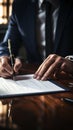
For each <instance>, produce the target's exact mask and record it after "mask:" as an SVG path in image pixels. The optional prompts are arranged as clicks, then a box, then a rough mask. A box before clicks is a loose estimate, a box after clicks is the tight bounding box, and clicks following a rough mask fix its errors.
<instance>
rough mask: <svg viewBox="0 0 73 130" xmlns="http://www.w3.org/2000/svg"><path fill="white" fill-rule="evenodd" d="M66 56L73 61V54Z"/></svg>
mask: <svg viewBox="0 0 73 130" xmlns="http://www.w3.org/2000/svg"><path fill="white" fill-rule="evenodd" d="M65 58H66V59H68V60H70V61H71V62H73V55H69V56H66V57H65Z"/></svg>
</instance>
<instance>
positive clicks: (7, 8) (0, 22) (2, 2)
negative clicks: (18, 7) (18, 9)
mask: <svg viewBox="0 0 73 130" xmlns="http://www.w3.org/2000/svg"><path fill="white" fill-rule="evenodd" d="M12 2H13V0H0V42H1V41H2V40H3V37H4V35H5V32H6V30H7V27H8V21H9V18H10V15H11V11H12Z"/></svg>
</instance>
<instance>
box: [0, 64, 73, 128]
mask: <svg viewBox="0 0 73 130" xmlns="http://www.w3.org/2000/svg"><path fill="white" fill-rule="evenodd" d="M36 69H37V65H32V64H30V65H28V64H24V65H23V68H22V69H21V71H20V74H24V73H25V74H28V73H34V72H35V70H36ZM56 81H57V82H58V83H59V84H63V85H64V86H66V87H68V88H70V91H69V92H61V93H55V94H48V95H38V96H24V97H15V98H10V99H1V100H0V126H1V127H3V128H7V129H8V128H9V129H12V130H30V129H31V130H73V104H70V103H67V102H64V101H63V100H62V98H64V97H68V98H73V79H72V78H71V79H70V78H67V79H66V78H64V79H61V78H59V79H56ZM0 130H1V129H0Z"/></svg>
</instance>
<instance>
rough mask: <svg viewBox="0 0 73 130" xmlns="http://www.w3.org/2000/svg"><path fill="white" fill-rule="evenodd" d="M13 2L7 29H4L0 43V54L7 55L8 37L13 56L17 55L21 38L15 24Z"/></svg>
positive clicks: (17, 26)
mask: <svg viewBox="0 0 73 130" xmlns="http://www.w3.org/2000/svg"><path fill="white" fill-rule="evenodd" d="M15 4H16V3H15V2H13V5H12V15H11V17H10V20H9V24H8V29H7V31H6V34H5V37H4V39H3V41H2V42H1V43H0V56H3V55H9V51H8V39H10V40H11V46H12V53H13V54H14V55H15V56H18V51H19V48H20V45H21V42H22V40H21V34H20V32H19V29H18V28H19V25H18V24H17V21H16V12H15V11H16V10H15V8H16V5H15Z"/></svg>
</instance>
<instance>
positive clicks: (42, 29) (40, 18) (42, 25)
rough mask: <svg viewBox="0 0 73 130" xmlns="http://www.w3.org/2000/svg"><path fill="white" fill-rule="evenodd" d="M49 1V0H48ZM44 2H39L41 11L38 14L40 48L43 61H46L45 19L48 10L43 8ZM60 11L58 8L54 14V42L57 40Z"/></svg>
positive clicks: (40, 0)
mask: <svg viewBox="0 0 73 130" xmlns="http://www.w3.org/2000/svg"><path fill="white" fill-rule="evenodd" d="M48 1H49V0H48ZM42 3H43V0H39V3H38V4H39V11H38V14H37V30H38V38H37V39H38V40H37V41H38V46H39V51H40V54H41V56H42V59H43V60H44V59H45V58H46V52H45V45H46V42H45V18H46V10H45V8H44V9H43V8H42ZM58 10H59V8H56V9H55V10H54V12H53V14H52V20H53V30H52V31H53V41H54V39H55V32H56V25H57V19H58Z"/></svg>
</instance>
